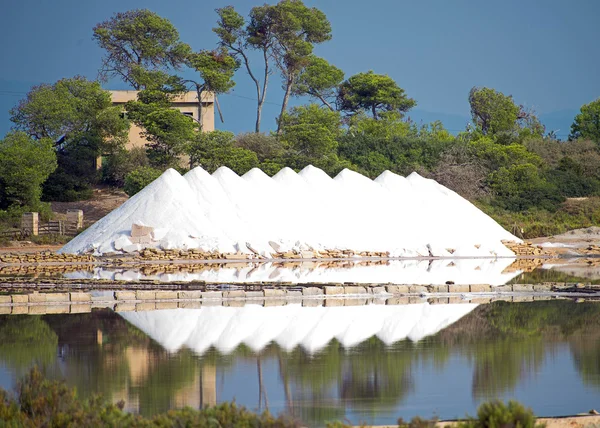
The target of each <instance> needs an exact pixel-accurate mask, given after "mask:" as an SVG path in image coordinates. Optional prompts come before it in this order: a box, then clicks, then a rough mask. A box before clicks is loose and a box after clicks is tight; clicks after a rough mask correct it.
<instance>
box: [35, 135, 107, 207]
mask: <svg viewBox="0 0 600 428" xmlns="http://www.w3.org/2000/svg"><path fill="white" fill-rule="evenodd" d="M56 159H57V162H58V167H57V168H56V170H55V171H54V172H53V173H52V174H50V176H49V177H48V179H47V180H46V182H45V183H44V186H43V196H42V199H43V200H45V201H62V202H73V201H79V200H85V199H89V198H91V197H92V194H93V191H92V183H95V182H96V181H97V177H98V171H97V170H96V155H95V152H94V151H93V150H92V149H90V148H89V147H87V146H72V147H68V148H64V149H61V150H58V151H57V153H56Z"/></svg>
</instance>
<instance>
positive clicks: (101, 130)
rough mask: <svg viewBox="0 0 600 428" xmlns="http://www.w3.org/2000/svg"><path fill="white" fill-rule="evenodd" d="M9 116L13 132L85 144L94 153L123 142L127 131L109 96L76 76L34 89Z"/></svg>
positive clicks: (119, 111) (96, 85)
mask: <svg viewBox="0 0 600 428" xmlns="http://www.w3.org/2000/svg"><path fill="white" fill-rule="evenodd" d="M10 114H11V118H10V120H11V121H12V122H13V123H14V124H15V128H16V129H17V130H19V131H24V132H26V133H27V134H29V135H30V136H32V137H34V138H36V139H42V138H49V139H51V140H52V141H54V142H59V141H60V142H61V144H63V145H64V144H69V145H72V144H77V145H85V146H87V147H90V148H92V149H93V150H95V151H96V152H98V154H99V153H100V152H101V151H103V150H106V149H107V148H108V147H109V146H111V145H112V146H118V145H121V144H122V143H124V141H125V139H126V138H127V130H128V129H129V123H128V122H127V120H125V119H124V118H122V117H121V109H120V107H113V105H112V102H111V98H110V93H109V92H108V91H105V90H103V89H102V88H101V86H100V83H98V82H94V81H89V80H87V79H85V78H84V77H80V76H76V77H74V78H71V79H61V80H59V81H58V82H56V83H55V84H53V85H48V84H42V85H38V86H34V87H33V88H32V89H31V90H30V91H29V92H28V93H27V97H26V98H25V99H23V100H21V101H20V102H19V104H18V105H17V106H16V107H15V108H13V109H12V110H11V111H10Z"/></svg>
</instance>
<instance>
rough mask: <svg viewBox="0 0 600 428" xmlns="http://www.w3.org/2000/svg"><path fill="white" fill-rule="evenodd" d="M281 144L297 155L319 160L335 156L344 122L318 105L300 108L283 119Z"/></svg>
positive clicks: (337, 114)
mask: <svg viewBox="0 0 600 428" xmlns="http://www.w3.org/2000/svg"><path fill="white" fill-rule="evenodd" d="M281 129H282V134H281V140H282V141H283V142H284V144H286V145H287V147H288V148H289V149H290V150H292V151H294V152H295V153H296V154H298V155H301V156H306V157H308V158H319V157H321V156H327V155H328V154H331V153H335V152H336V150H337V145H338V142H337V140H338V138H339V136H340V135H341V118H340V114H339V113H338V112H336V111H331V110H329V109H326V108H322V107H319V106H318V105H316V104H309V105H307V106H298V107H294V108H292V109H291V111H290V112H289V113H287V112H286V113H284V115H283V117H282V128H281Z"/></svg>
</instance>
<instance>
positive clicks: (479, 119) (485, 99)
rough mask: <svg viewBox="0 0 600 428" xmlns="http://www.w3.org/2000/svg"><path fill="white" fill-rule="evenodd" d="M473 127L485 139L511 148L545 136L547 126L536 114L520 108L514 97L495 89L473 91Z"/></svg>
mask: <svg viewBox="0 0 600 428" xmlns="http://www.w3.org/2000/svg"><path fill="white" fill-rule="evenodd" d="M469 105H470V106H471V116H472V120H473V123H474V124H475V126H476V127H477V130H478V131H480V132H481V133H482V134H483V135H490V136H494V137H495V139H496V141H497V142H501V143H504V144H510V143H512V142H515V141H516V140H517V139H519V140H521V141H522V140H523V139H525V138H527V137H531V136H538V137H541V136H542V135H543V134H544V126H543V125H542V124H541V123H540V121H539V120H538V118H537V117H536V115H535V113H534V112H533V111H530V110H526V109H525V108H524V107H523V106H522V105H517V104H515V102H514V101H513V99H512V96H511V95H504V94H503V93H502V92H499V91H496V90H495V89H491V88H478V87H473V88H471V91H470V92H469Z"/></svg>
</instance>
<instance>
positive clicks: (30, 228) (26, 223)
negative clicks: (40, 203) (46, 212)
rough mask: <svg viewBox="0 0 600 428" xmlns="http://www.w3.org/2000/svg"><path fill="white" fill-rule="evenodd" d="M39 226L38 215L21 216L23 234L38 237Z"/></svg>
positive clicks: (24, 214)
mask: <svg viewBox="0 0 600 428" xmlns="http://www.w3.org/2000/svg"><path fill="white" fill-rule="evenodd" d="M39 226H40V223H39V216H38V213H34V212H31V213H23V215H22V216H21V232H23V234H24V235H31V236H37V235H38V234H39Z"/></svg>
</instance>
